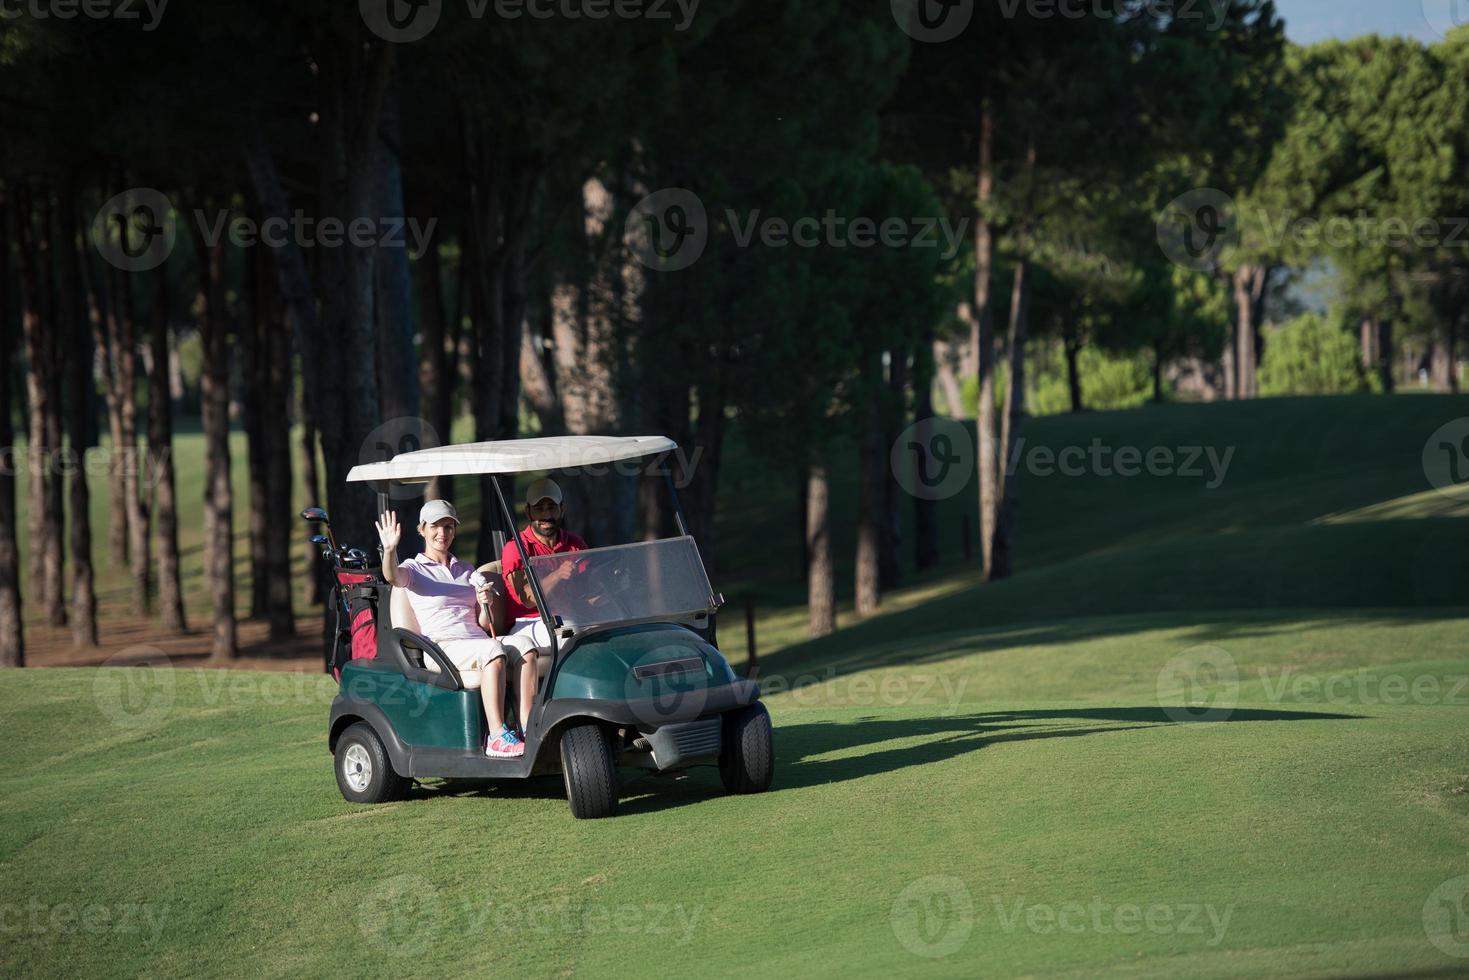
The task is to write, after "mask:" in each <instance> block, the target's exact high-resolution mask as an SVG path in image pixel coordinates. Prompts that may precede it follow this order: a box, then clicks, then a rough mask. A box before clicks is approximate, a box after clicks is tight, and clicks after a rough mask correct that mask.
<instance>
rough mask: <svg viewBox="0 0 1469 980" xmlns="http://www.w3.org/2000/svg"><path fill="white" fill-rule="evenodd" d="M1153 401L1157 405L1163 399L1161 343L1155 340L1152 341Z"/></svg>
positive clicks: (1161, 402)
mask: <svg viewBox="0 0 1469 980" xmlns="http://www.w3.org/2000/svg"><path fill="white" fill-rule="evenodd" d="M1153 401H1155V402H1157V403H1158V404H1159V405H1161V404H1163V402H1164V401H1165V399H1164V397H1163V345H1162V343H1160V342H1157V341H1154V343H1153Z"/></svg>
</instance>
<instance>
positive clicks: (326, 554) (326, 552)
mask: <svg viewBox="0 0 1469 980" xmlns="http://www.w3.org/2000/svg"><path fill="white" fill-rule="evenodd" d="M321 557H323V558H325V559H326V560H327V561H332V560H333V559H334V558H336V555H335V554H334V553H333V552H332V549H330V548H322V549H321Z"/></svg>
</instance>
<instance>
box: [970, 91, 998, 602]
mask: <svg viewBox="0 0 1469 980" xmlns="http://www.w3.org/2000/svg"><path fill="white" fill-rule="evenodd" d="M980 111H981V113H982V116H981V119H980V136H979V197H978V201H979V214H978V220H977V221H976V222H975V225H974V255H975V266H974V323H973V326H972V327H971V337H972V340H973V343H974V345H975V348H976V350H977V354H976V357H975V364H976V367H977V370H978V372H979V374H978V381H979V386H978V390H979V407H978V410H977V412H976V415H977V421H976V429H977V431H978V442H979V446H978V466H979V541H980V561H981V563H982V565H983V568H984V574H985V577H986V578H989V577H991V576H992V575H993V572H994V539H995V526H996V520H997V518H998V516H999V507H1000V493H1001V489H1000V481H1001V473H1000V470H999V466H998V458H999V457H998V456H997V452H998V445H997V443H998V440H997V439H996V432H995V422H996V420H995V330H994V312H993V310H992V309H991V308H990V307H991V304H990V279H991V276H992V275H993V272H994V229H993V227H992V225H991V223H990V221H991V219H990V214H989V206H990V202H991V199H992V198H993V197H994V187H995V172H994V133H995V120H994V108H993V106H991V104H990V102H989V100H988V99H986V100H984V101H983V103H982V107H981V110H980Z"/></svg>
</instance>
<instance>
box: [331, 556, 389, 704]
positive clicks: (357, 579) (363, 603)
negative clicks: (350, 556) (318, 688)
mask: <svg viewBox="0 0 1469 980" xmlns="http://www.w3.org/2000/svg"><path fill="white" fill-rule="evenodd" d="M332 571H333V574H334V576H335V578H336V581H335V583H334V584H333V586H332V600H333V601H332V605H333V607H334V608H335V609H336V615H337V619H336V631H335V636H334V637H333V640H332V647H331V651H330V653H329V657H328V660H327V663H326V670H327V672H328V673H330V674H331V675H332V677H334V678H336V679H337V680H339V681H340V680H341V679H342V668H343V667H345V666H346V665H347V664H348V663H349V662H350V661H353V660H362V659H370V658H372V657H375V656H377V597H378V585H379V584H380V583H381V581H382V580H381V579H380V578H379V577H378V576H377V575H375V574H373V573H371V572H357V571H347V570H346V569H342V568H336V569H333V570H332Z"/></svg>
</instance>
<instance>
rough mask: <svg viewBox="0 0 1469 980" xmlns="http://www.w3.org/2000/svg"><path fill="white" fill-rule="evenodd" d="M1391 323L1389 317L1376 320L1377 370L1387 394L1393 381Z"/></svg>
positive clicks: (1383, 389) (1391, 387) (1390, 390)
mask: <svg viewBox="0 0 1469 980" xmlns="http://www.w3.org/2000/svg"><path fill="white" fill-rule="evenodd" d="M1392 323H1393V322H1392V320H1391V319H1390V318H1387V319H1382V320H1378V321H1377V371H1378V377H1379V378H1381V380H1382V391H1383V393H1384V394H1388V395H1390V394H1392V392H1393V382H1394V379H1393V370H1392V366H1393V350H1392V344H1393V339H1392V333H1393V331H1392Z"/></svg>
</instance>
